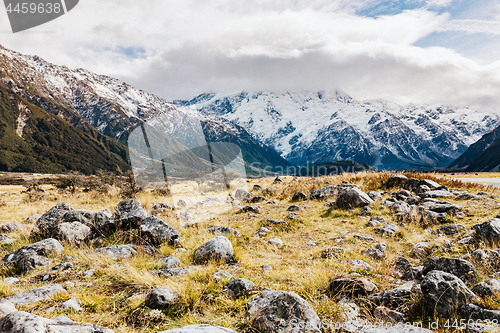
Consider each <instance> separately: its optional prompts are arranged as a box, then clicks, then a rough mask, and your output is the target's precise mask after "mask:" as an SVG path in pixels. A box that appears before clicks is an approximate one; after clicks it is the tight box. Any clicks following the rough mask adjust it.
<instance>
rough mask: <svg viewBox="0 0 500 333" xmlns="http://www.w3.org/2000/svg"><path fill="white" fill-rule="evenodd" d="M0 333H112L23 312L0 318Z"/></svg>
mask: <svg viewBox="0 0 500 333" xmlns="http://www.w3.org/2000/svg"><path fill="white" fill-rule="evenodd" d="M0 332H2V333H113V331H112V330H110V329H107V328H104V327H100V326H97V325H92V324H86V323H78V322H74V321H72V320H71V319H68V318H65V317H57V318H52V319H48V318H43V317H39V316H36V315H34V314H30V313H27V312H24V311H17V312H13V313H10V314H8V315H6V316H4V317H2V318H0Z"/></svg>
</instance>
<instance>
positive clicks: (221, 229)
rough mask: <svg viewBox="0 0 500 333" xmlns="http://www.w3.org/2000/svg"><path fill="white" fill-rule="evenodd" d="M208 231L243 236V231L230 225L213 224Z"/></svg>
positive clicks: (216, 233)
mask: <svg viewBox="0 0 500 333" xmlns="http://www.w3.org/2000/svg"><path fill="white" fill-rule="evenodd" d="M207 232H209V233H211V234H214V235H217V236H235V237H241V233H240V232H239V231H238V230H235V229H233V228H230V227H226V226H222V225H212V226H210V227H208V228H207Z"/></svg>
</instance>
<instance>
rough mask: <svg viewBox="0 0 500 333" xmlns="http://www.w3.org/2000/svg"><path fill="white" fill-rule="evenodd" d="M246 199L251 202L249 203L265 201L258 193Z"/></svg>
mask: <svg viewBox="0 0 500 333" xmlns="http://www.w3.org/2000/svg"><path fill="white" fill-rule="evenodd" d="M246 201H248V202H251V203H258V202H263V201H266V197H263V196H261V195H259V196H257V197H253V198H251V199H248V198H247V199H246Z"/></svg>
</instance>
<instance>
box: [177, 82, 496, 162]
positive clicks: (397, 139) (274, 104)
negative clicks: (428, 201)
mask: <svg viewBox="0 0 500 333" xmlns="http://www.w3.org/2000/svg"><path fill="white" fill-rule="evenodd" d="M174 103H176V104H179V105H186V106H189V107H190V108H192V109H193V110H198V111H200V112H201V113H203V114H205V115H216V116H220V117H223V118H225V119H227V120H230V121H232V122H234V123H236V124H238V125H240V126H242V127H243V128H245V129H246V130H247V131H248V132H250V133H251V134H252V135H254V136H255V137H256V138H258V139H259V140H260V141H262V142H264V143H265V144H268V145H270V146H272V147H274V148H275V149H276V150H277V151H278V152H279V153H280V154H281V156H282V157H284V158H285V159H286V160H288V161H289V162H291V163H294V164H297V165H304V164H307V163H317V162H328V161H336V160H354V161H356V162H358V163H367V164H369V165H371V166H374V167H377V168H379V169H431V168H439V167H446V166H448V165H449V164H450V163H451V162H453V160H455V159H456V158H457V157H459V156H460V155H461V154H462V153H463V152H465V150H466V149H467V148H468V147H469V145H471V144H473V143H474V142H476V141H477V140H478V139H480V138H481V136H482V135H483V134H485V133H487V132H489V131H491V130H492V129H494V128H495V127H496V126H498V125H499V120H500V119H499V116H498V115H496V114H490V113H482V112H479V111H476V110H472V109H469V108H465V107H463V108H461V107H452V106H447V105H414V104H410V105H406V106H401V105H398V104H396V103H391V102H388V101H385V100H366V101H357V100H355V99H353V98H352V97H350V96H349V95H348V94H346V93H345V92H342V91H340V90H338V91H334V92H300V93H293V92H286V93H272V92H237V93H219V94H202V95H199V96H197V97H196V98H194V99H192V100H191V101H174Z"/></svg>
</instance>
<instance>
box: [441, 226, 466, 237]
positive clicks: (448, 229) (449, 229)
mask: <svg viewBox="0 0 500 333" xmlns="http://www.w3.org/2000/svg"><path fill="white" fill-rule="evenodd" d="M462 230H465V227H464V226H463V225H461V224H450V225H443V226H442V227H440V228H439V229H437V230H436V232H437V233H438V234H445V235H448V236H451V235H455V234H458V233H459V232H460V231H462Z"/></svg>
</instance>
